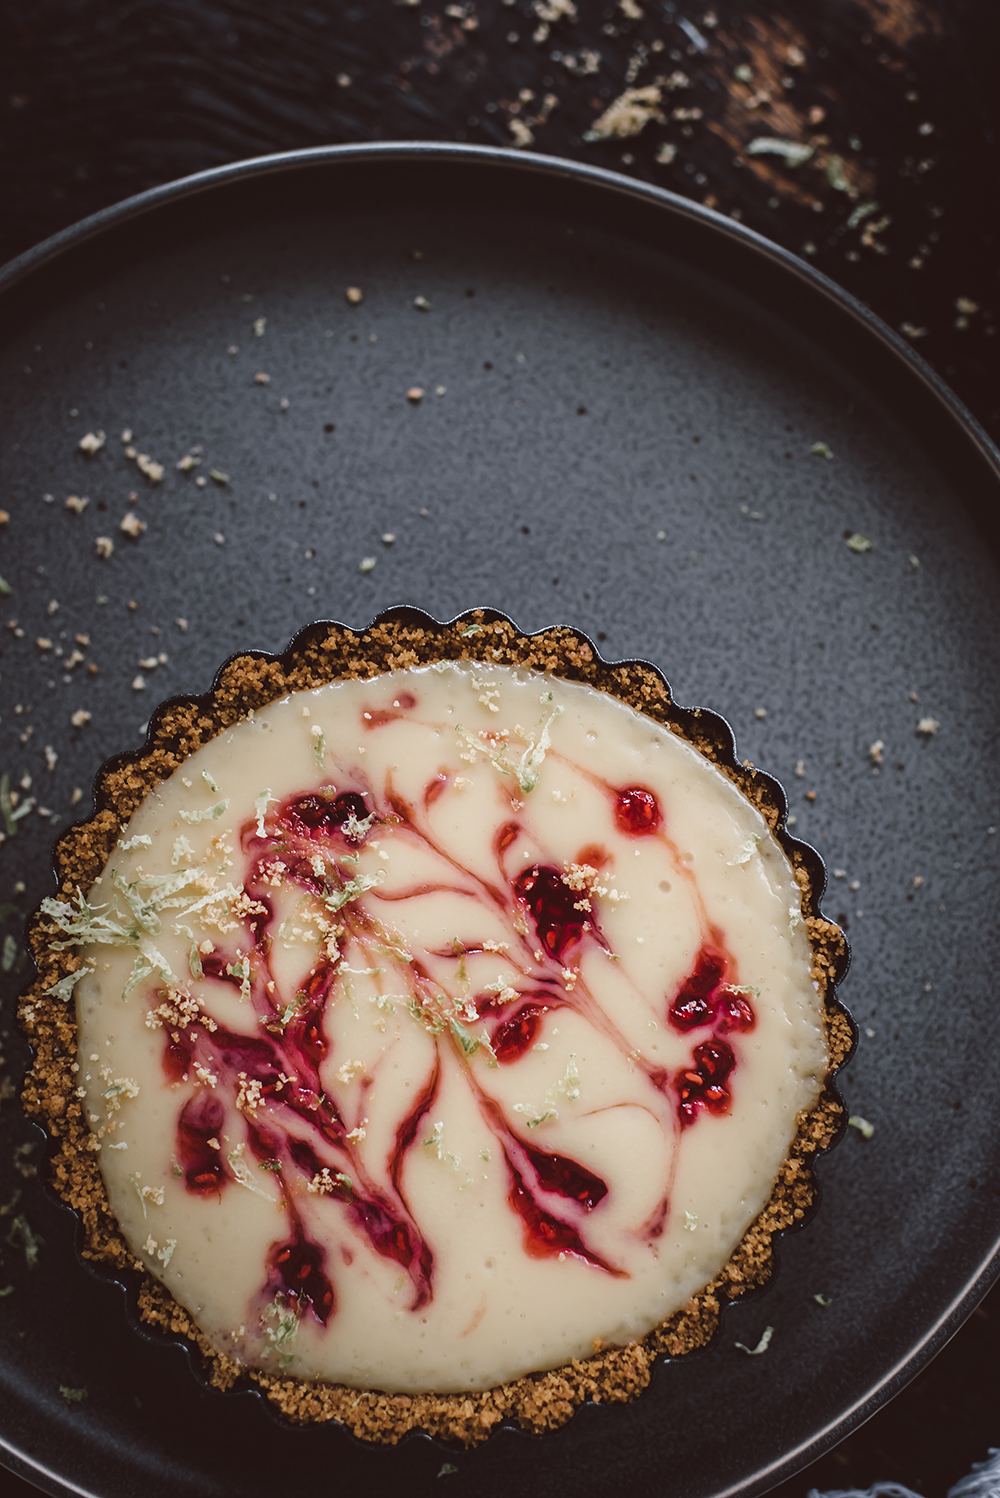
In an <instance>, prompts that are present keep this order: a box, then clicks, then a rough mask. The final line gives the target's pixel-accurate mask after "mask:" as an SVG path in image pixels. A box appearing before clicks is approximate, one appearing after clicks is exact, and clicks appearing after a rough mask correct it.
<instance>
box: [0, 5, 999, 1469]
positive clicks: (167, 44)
mask: <svg viewBox="0 0 1000 1498" xmlns="http://www.w3.org/2000/svg"><path fill="white" fill-rule="evenodd" d="M0 35H2V37H3V43H2V46H0V119H2V122H3V126H2V133H0V201H2V203H3V211H2V214H0V261H3V260H5V259H8V258H10V257H12V256H14V255H16V254H18V253H19V252H20V251H22V250H24V249H27V248H28V247H29V246H30V245H32V244H34V243H36V242H37V241H38V240H41V239H43V238H45V237H46V236H47V235H49V234H52V233H53V232H55V231H56V230H57V229H60V228H62V227H64V226H65V225H67V224H70V223H73V222H74V221H76V220H77V219H79V218H82V217H83V216H85V215H86V214H88V213H92V212H94V211H95V210H96V209H98V208H101V207H104V206H105V205H106V204H110V203H113V202H116V201H118V200H120V199H121V198H124V197H128V196H130V195H131V194H133V193H136V192H139V191H141V190H142V189H144V188H146V187H151V186H153V185H155V184H157V183H161V182H166V181H169V180H171V179H172V178H175V177H180V176H183V175H185V174H187V173H190V172H194V171H198V170H200V169H202V168H205V167H210V166H214V165H217V164H219V163H222V162H227V161H234V160H237V159H239V158H241V157H246V156H252V155H257V154H261V153H265V152H269V151H278V150H285V149H290V148H295V147H302V146H312V145H320V144H328V143H330V142H337V141H360V140H399V139H403V140H414V139H421V140H442V141H453V140H459V141H473V142H486V143H491V144H499V145H508V146H515V147H517V148H519V149H522V150H539V151H545V152H548V153H552V154H555V155H562V156H567V157H572V158H574V159H576V160H581V161H589V162H593V163H596V164H598V165H601V166H605V167H610V168H613V169H615V170H617V171H621V172H625V173H628V174H630V175H632V176H635V177H638V178H641V179H643V180H645V181H649V182H655V183H658V184H660V185H662V186H664V187H668V188H670V189H671V190H673V191H674V192H677V193H681V194H683V195H685V196H688V197H691V198H693V199H695V200H696V201H699V202H703V203H707V204H708V205H710V206H711V207H714V208H716V209H718V210H719V211H720V212H722V213H726V214H730V215H732V216H733V217H734V218H737V219H740V220H741V221H742V222H743V223H745V224H748V225H750V226H751V227H753V228H754V229H757V230H759V231H760V232H761V233H763V234H765V235H767V236H769V237H770V238H771V239H774V240H776V241H777V242H778V243H780V244H782V245H784V246H786V247H787V248H788V249H791V250H793V251H795V252H796V253H798V254H801V255H802V256H804V257H807V258H808V259H809V260H810V261H811V263H813V264H814V265H816V266H818V267H819V268H820V269H821V270H823V271H824V272H825V273H826V274H827V275H829V276H831V277H832V278H833V279H834V280H836V281H838V282H839V283H840V284H841V285H843V286H845V287H846V288H847V289H848V290H849V291H851V292H853V293H854V295H855V296H857V297H859V298H860V299H861V300H862V301H864V302H866V303H867V304H868V305H869V306H871V307H872V308H873V309H874V310H875V311H876V312H877V313H878V314H879V315H880V316H881V317H882V318H884V319H885V321H886V322H888V323H889V324H890V325H891V326H892V327H894V328H896V329H898V330H899V331H901V332H902V333H903V334H904V336H906V337H907V338H910V339H912V340H913V341H914V343H915V346H916V347H917V348H918V349H919V351H920V353H921V354H922V355H923V356H924V358H926V359H927V360H928V361H929V362H930V363H931V364H932V365H933V366H934V367H935V368H936V369H937V370H938V372H939V373H940V374H942V375H943V376H944V378H945V379H946V380H947V381H948V382H949V383H950V384H951V386H952V387H953V389H954V390H956V391H957V393H958V394H959V396H960V397H961V398H962V399H963V400H964V401H965V403H966V404H967V405H968V407H969V408H970V410H971V411H972V412H973V414H974V415H975V416H976V417H977V418H978V420H979V421H980V422H981V423H982V424H983V426H984V427H985V428H986V429H987V431H988V432H989V433H990V435H991V436H992V437H993V439H994V440H995V441H997V440H1000V339H997V338H996V336H995V333H996V309H997V304H998V299H997V277H998V267H1000V258H998V250H997V237H998V230H1000V217H998V210H997V203H998V201H1000V193H998V188H1000V180H998V178H1000V171H998V163H1000V143H998V125H1000V86H998V82H997V78H998V69H1000V6H998V5H997V3H996V0H742V3H740V0H676V3H674V0H619V3H617V4H615V3H611V0H604V3H602V0H576V6H575V11H574V6H573V5H572V4H567V3H566V0H534V3H533V0H511V3H509V0H478V3H477V0H458V3H447V0H415V3H414V0H396V3H392V0H356V3H347V0H283V3H281V4H280V5H278V4H274V3H272V0H6V3H4V4H3V5H2V7H0ZM629 89H632V90H639V91H640V92H639V93H638V95H636V94H633V95H631V96H630V97H627V98H626V100H625V102H624V104H623V105H621V106H620V107H619V108H618V109H617V110H616V112H615V113H614V114H613V115H612V116H610V117H609V116H607V114H606V111H607V110H608V108H609V106H611V105H612V104H613V103H614V102H615V101H616V100H621V99H622V96H623V94H625V91H626V90H629ZM602 117H603V123H602V124H601V125H598V126H597V128H596V130H595V122H597V121H598V120H600V119H601V118H602ZM640 127H641V128H640ZM616 128H617V129H619V130H621V131H624V132H625V133H620V134H616V133H613V132H614V130H615V129H616ZM609 132H611V133H609ZM630 132H632V133H630ZM588 135H596V136H597V137H598V138H596V139H593V138H591V139H588ZM761 141H771V142H772V143H775V142H776V143H777V144H772V145H771V146H769V147H762V146H761V145H760V144H759V143H760V142H761ZM755 142H756V143H757V144H756V145H755ZM13 879H14V874H13V872H12V871H11V869H10V868H9V867H8V868H3V867H0V905H2V904H3V903H4V902H6V901H8V900H10V899H11V898H13V899H14V903H15V904H16V903H17V901H16V894H14V893H13V891H12V889H9V888H8V887H7V886H8V885H12V882H13ZM18 922H19V917H18V916H16V915H10V916H8V917H7V920H6V922H5V925H4V932H5V933H8V932H9V933H12V934H14V935H15V936H19V934H20V933H19V930H18ZM5 1024H9V1013H8V1014H7V1015H5ZM8 1116H9V1110H8ZM0 1127H3V1128H6V1127H7V1125H5V1124H4V1121H3V1119H2V1118H0ZM0 1147H7V1148H9V1147H10V1145H9V1141H7V1139H6V1136H3V1137H0ZM998 1368H1000V1289H998V1290H995V1291H994V1292H993V1293H992V1294H991V1295H990V1296H989V1297H988V1299H987V1300H986V1301H985V1302H984V1303H983V1305H982V1306H981V1307H980V1308H979V1310H977V1311H976V1313H975V1314H974V1315H973V1316H972V1318H971V1319H970V1320H969V1321H968V1322H967V1323H966V1325H965V1327H964V1328H963V1329H962V1330H961V1331H960V1332H959V1333H958V1335H957V1336H956V1337H955V1338H954V1339H953V1341H952V1342H951V1343H950V1344H949V1345H948V1347H947V1348H946V1349H945V1350H944V1351H943V1352H942V1353H941V1354H940V1355H939V1356H938V1358H937V1359H936V1360H935V1361H934V1362H933V1363H932V1364H931V1366H930V1367H929V1368H928V1369H927V1370H926V1371H925V1372H924V1373H922V1374H921V1375H920V1376H919V1377H918V1378H917V1379H916V1380H915V1381H914V1382H913V1383H912V1384H911V1385H910V1386H909V1387H908V1388H907V1389H905V1390H904V1391H903V1392H902V1393H901V1394H900V1395H898V1396H897V1398H896V1399H895V1400H894V1401H893V1402H892V1403H891V1404H889V1405H888V1406H887V1407H886V1408H884V1409H883V1410H881V1411H880V1412H879V1413H878V1414H877V1415H875V1416H874V1417H873V1418H872V1419H871V1420H870V1421H869V1422H868V1423H867V1424H866V1425H864V1426H863V1427H861V1429H859V1430H857V1431H856V1432H855V1433H854V1434H853V1435H851V1436H849V1437H848V1438H847V1439H846V1440H845V1441H844V1442H843V1443H842V1444H841V1445H840V1446H839V1447H838V1448H837V1449H836V1450H834V1451H832V1452H830V1453H829V1454H828V1455H826V1456H825V1457H823V1458H821V1459H820V1460H819V1461H818V1462H816V1463H815V1464H814V1465H813V1466H812V1467H810V1468H809V1469H808V1470H807V1471H805V1472H803V1473H802V1474H800V1476H798V1477H797V1478H795V1479H793V1480H791V1481H789V1482H786V1483H785V1484H783V1485H782V1486H781V1487H780V1488H779V1489H777V1490H776V1493H777V1494H780V1495H781V1498H793V1495H794V1498H804V1495H805V1493H806V1492H807V1490H808V1489H809V1488H810V1487H814V1486H815V1487H818V1488H820V1489H821V1490H822V1489H824V1488H844V1487H850V1486H852V1485H856V1486H861V1487H867V1486H868V1485H869V1484H870V1483H872V1482H874V1481H879V1480H895V1481H897V1482H901V1483H905V1484H907V1485H908V1486H911V1487H913V1488H915V1489H916V1490H917V1491H918V1492H920V1493H923V1494H926V1495H927V1498H932V1495H942V1498H943V1495H944V1493H945V1492H946V1490H947V1489H948V1487H949V1486H950V1485H951V1484H952V1483H954V1482H955V1481H956V1480H957V1479H958V1478H959V1477H961V1476H963V1475H964V1474H965V1473H966V1472H967V1471H968V1470H969V1468H970V1466H971V1464H972V1463H973V1462H974V1461H978V1460H982V1459H983V1458H984V1457H985V1456H986V1451H987V1447H988V1446H989V1445H990V1444H991V1443H997V1444H1000V1375H998ZM32 1491H34V1490H33V1489H31V1488H30V1487H29V1486H28V1485H27V1484H24V1483H21V1482H19V1481H18V1480H17V1479H15V1478H12V1477H6V1479H5V1480H4V1479H2V1478H0V1492H2V1493H3V1494H4V1495H7V1494H10V1495H11V1498H14V1495H15V1494H16V1495H21V1494H24V1495H25V1498H27V1495H28V1494H29V1493H30V1492H32Z"/></svg>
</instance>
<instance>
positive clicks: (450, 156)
mask: <svg viewBox="0 0 1000 1498" xmlns="http://www.w3.org/2000/svg"><path fill="white" fill-rule="evenodd" d="M407 158H410V159H416V160H425V161H438V162H449V161H450V162H456V163H457V162H466V163H472V162H480V163H482V164H483V165H484V166H493V167H500V168H504V169H506V170H509V171H519V172H521V173H524V174H526V175H532V174H538V175H540V176H550V177H563V178H565V179H567V180H569V181H575V182H578V183H580V184H581V185H589V186H591V187H596V188H602V189H604V190H605V191H609V192H614V193H617V194H619V195H620V196H622V197H625V198H631V199H633V200H635V201H638V202H644V203H646V204H649V205H651V206H656V207H659V208H661V209H663V210H666V211H667V212H669V213H672V214H673V215H675V216H676V217H678V218H681V219H685V220H688V221H689V222H693V223H697V224H700V225H701V226H702V227H704V228H708V229H711V230H714V231H715V232H716V233H717V234H719V235H721V236H722V238H724V239H728V240H730V241H731V242H733V243H736V244H738V245H741V246H742V248H743V249H745V250H749V251H751V252H753V253H755V254H756V255H758V256H759V257H761V259H763V260H766V261H770V262H771V264H772V265H774V266H775V267H777V268H778V269H780V270H782V271H784V272H785V273H787V274H790V275H791V276H792V277H793V278H794V279H795V280H797V281H798V282H800V283H801V284H802V285H804V286H806V287H808V288H809V289H811V290H812V291H814V292H818V293H819V294H820V295H821V296H822V297H823V298H824V299H825V300H826V301H828V302H830V303H832V304H833V305H834V306H836V307H838V308H839V310H841V311H842V312H846V313H848V314H849V316H850V318H851V320H852V321H853V322H854V324H855V325H856V326H857V327H858V328H859V329H860V330H862V331H864V332H867V333H868V334H869V335H870V336H873V337H874V338H875V339H876V340H877V341H878V342H879V343H881V344H882V345H883V347H885V348H886V349H887V350H888V352H890V353H891V354H893V355H895V356H896V358H897V359H899V360H901V361H902V363H903V364H904V365H905V366H906V367H907V369H908V371H909V373H910V374H911V375H913V376H916V378H917V379H918V381H919V382H920V383H921V384H922V385H923V386H924V387H925V389H926V390H927V392H928V393H929V394H930V395H932V396H933V397H934V398H935V399H936V400H937V401H938V402H939V403H940V405H941V406H942V407H943V408H944V410H945V412H946V414H947V415H949V416H950V417H951V418H952V420H953V421H955V422H956V423H957V425H958V426H959V428H960V429H962V431H963V433H964V435H965V437H966V438H967V439H968V440H970V441H971V442H972V443H973V445H974V446H975V448H976V449H977V451H978V454H979V456H980V457H981V458H982V459H984V460H985V462H986V465H987V466H988V467H989V468H990V469H992V472H993V476H994V478H996V479H997V480H998V481H1000V446H998V445H997V444H996V443H994V442H993V440H992V438H991V437H990V436H989V434H988V433H987V431H986V429H985V428H984V427H983V426H982V424H981V423H980V422H979V421H978V420H977V418H976V417H975V416H974V415H973V414H972V412H971V411H970V410H969V408H968V407H967V406H966V405H965V403H964V402H963V401H962V400H960V399H959V397H958V396H957V395H956V394H955V392H954V391H953V390H952V389H951V386H950V385H949V384H948V383H947V381H946V380H944V379H943V378H942V376H941V375H939V374H938V372H937V371H936V370H935V369H934V368H932V366H931V365H930V364H929V363H928V362H927V361H926V360H925V359H924V358H922V356H921V355H920V354H919V353H917V351H916V349H914V348H913V346H912V344H910V343H908V342H907V341H906V339H905V338H903V337H902V336H901V335H900V334H899V333H897V332H896V331H895V330H894V329H893V328H891V327H890V326H889V324H888V323H886V322H885V321H883V319H882V318H881V317H879V316H878V314H877V313H875V312H873V311H872V310H871V308H870V307H867V306H866V305H865V303H864V302H862V301H861V300H860V299H859V298H857V297H855V296H854V295H853V294H852V293H851V292H849V291H847V290H845V288H844V287H842V286H840V285H838V284H837V282H836V281H833V280H832V279H831V278H830V277H829V276H827V275H826V274H825V273H824V272H823V271H821V270H818V269H817V268H816V267H815V266H813V265H810V264H809V263H808V261H805V260H803V259H802V258H801V257H800V256H798V255H796V254H794V253H793V252H792V251H791V250H787V249H785V248H784V246H782V245H779V244H777V243H776V242H775V241H774V240H771V239H768V238H767V237H766V236H765V235H763V234H760V233H758V231H757V230H756V229H752V228H750V227H748V226H747V225H746V224H743V223H741V222H739V221H738V220H736V219H731V218H728V217H727V216H726V215H725V214H723V213H719V212H718V211H717V210H716V209H714V208H707V207H705V205H704V204H702V203H695V202H693V201H691V200H690V199H688V198H685V197H682V196H681V195H680V194H679V193H675V192H671V191H670V190H669V189H668V188H665V187H658V186H656V184H655V183H650V182H641V181H638V180H637V179H635V178H632V177H627V176H625V175H624V174H623V173H621V172H616V171H612V170H610V169H609V168H607V167H599V166H592V165H590V164H589V163H587V162H578V161H571V160H570V159H568V158H565V157H560V156H551V155H547V154H544V153H542V152H537V153H535V152H531V153H527V152H523V151H517V150H514V149H513V148H511V147H506V146H481V145H470V144H468V143H463V142H458V141H453V142H439V141H360V142H351V143H349V144H344V145H328V146H309V147H303V148H302V149H300V150H295V151H275V152H271V153H268V154H266V155H262V156H250V157H246V158H243V159H241V160H239V161H233V162H226V163H224V164H223V165H221V166H215V167H207V168H206V169H205V170H204V171H200V172H193V173H191V174H190V175H188V176H185V177H178V178H175V179H174V180H172V181H170V182H164V183H160V184H159V185H158V186H156V187H150V188H146V189H145V190H144V191H143V192H140V193H136V194H133V195H132V196H131V197H127V198H123V199H122V200H121V201H120V202H118V203H112V204H110V205H108V206H107V207H105V208H99V209H98V210H97V211H96V213H92V214H89V215H88V216H87V217H86V218H83V219H79V220H77V222H76V223H75V224H71V225H69V226H68V227H67V228H65V229H59V230H57V231H56V233H55V234H52V235H50V236H49V237H48V238H47V239H43V240H42V241H40V243H38V244H36V245H34V246H32V248H31V249H28V250H25V251H24V252H23V253H22V254H20V255H17V256H15V258H14V259H13V260H9V261H7V262H6V264H4V265H0V298H3V297H4V296H6V295H7V294H8V293H9V292H10V291H11V290H12V289H13V288H14V287H15V286H17V285H18V284H19V283H21V282H22V281H24V280H25V279H26V278H28V277H30V276H31V275H32V274H33V273H35V272H37V271H40V270H41V269H42V268H43V267H45V266H48V265H50V264H52V263H53V262H55V261H57V260H58V259H59V258H60V257H61V256H63V255H68V254H70V253H71V252H72V251H73V250H75V249H77V248H79V247H80V246H82V245H83V244H86V243H87V242H88V241H89V240H91V239H93V238H95V237H96V236H98V235H100V234H102V233H104V232H106V231H108V230H111V229H113V228H117V227H118V226H119V225H121V224H125V223H128V222H129V221H131V220H136V219H140V218H142V217H143V216H144V215H145V214H147V213H151V212H153V211H155V210H156V209H158V208H161V207H165V206H168V205H171V204H174V203H178V202H182V201H184V200H185V199H188V198H193V197H197V196H199V195H200V194H202V193H208V192H211V191H212V190H213V189H215V188H218V187H223V186H228V185H229V184H231V183H235V182H246V181H250V180H253V179H261V178H265V177H271V176H276V175H279V174H281V173H289V172H295V171H301V170H305V169H307V168H309V167H315V166H318V165H323V164H326V165H329V166H331V167H335V166H336V165H338V164H341V163H344V162H356V161H360V162H365V161H369V162H372V163H373V164H374V163H377V162H383V161H399V160H404V159H407Z"/></svg>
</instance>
